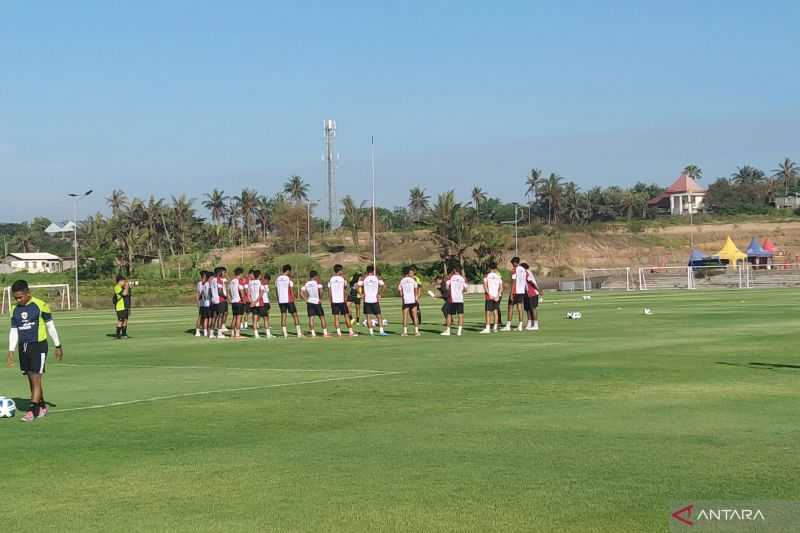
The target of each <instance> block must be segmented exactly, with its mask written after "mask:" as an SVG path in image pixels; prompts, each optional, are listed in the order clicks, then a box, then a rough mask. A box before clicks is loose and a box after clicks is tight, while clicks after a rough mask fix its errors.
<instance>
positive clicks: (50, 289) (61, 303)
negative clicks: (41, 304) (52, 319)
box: [0, 283, 72, 314]
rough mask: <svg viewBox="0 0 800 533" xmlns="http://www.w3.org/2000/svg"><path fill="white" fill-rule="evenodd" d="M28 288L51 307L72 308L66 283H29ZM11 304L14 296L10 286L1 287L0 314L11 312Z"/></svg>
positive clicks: (59, 308)
mask: <svg viewBox="0 0 800 533" xmlns="http://www.w3.org/2000/svg"><path fill="white" fill-rule="evenodd" d="M30 289H31V293H32V294H33V295H34V296H36V297H37V298H41V299H42V300H44V301H45V302H47V304H48V305H49V306H50V307H51V308H52V309H58V310H64V309H66V310H70V309H72V301H71V299H70V292H69V285H68V284H67V283H57V284H52V285H30ZM13 306H14V297H13V295H12V294H11V286H8V287H5V288H4V289H3V299H2V302H1V303H0V314H2V313H8V314H11V308H12V307H13Z"/></svg>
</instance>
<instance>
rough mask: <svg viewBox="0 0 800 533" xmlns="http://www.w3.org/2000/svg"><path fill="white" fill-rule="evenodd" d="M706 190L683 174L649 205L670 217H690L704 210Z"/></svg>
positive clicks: (650, 201) (648, 203)
mask: <svg viewBox="0 0 800 533" xmlns="http://www.w3.org/2000/svg"><path fill="white" fill-rule="evenodd" d="M705 197H706V190H705V189H704V188H703V187H701V186H700V185H699V184H698V183H697V182H696V181H694V180H693V179H692V178H690V177H689V176H686V175H684V174H681V176H680V177H679V178H678V179H676V180H675V182H674V183H673V184H672V185H670V186H669V189H667V190H666V192H663V193H661V194H659V195H658V196H656V197H655V198H653V199H651V200H649V201H648V202H647V205H649V206H651V207H657V208H658V209H659V211H661V212H664V213H668V214H670V215H688V214H690V213H699V212H700V211H702V210H703V201H704V200H705Z"/></svg>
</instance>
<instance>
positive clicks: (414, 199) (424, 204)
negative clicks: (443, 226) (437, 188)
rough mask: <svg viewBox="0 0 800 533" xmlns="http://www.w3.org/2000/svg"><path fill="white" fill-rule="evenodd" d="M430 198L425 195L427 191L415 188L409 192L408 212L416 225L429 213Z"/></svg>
mask: <svg viewBox="0 0 800 533" xmlns="http://www.w3.org/2000/svg"><path fill="white" fill-rule="evenodd" d="M430 198H431V197H430V196H428V195H427V194H425V189H421V188H419V187H414V188H412V189H411V190H410V191H409V195H408V210H409V211H410V212H411V216H412V217H413V220H414V222H415V223H418V222H419V221H420V220H422V218H423V217H424V216H425V213H427V212H428V208H429V206H430V204H429V201H430Z"/></svg>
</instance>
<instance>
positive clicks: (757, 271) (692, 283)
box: [576, 263, 800, 291]
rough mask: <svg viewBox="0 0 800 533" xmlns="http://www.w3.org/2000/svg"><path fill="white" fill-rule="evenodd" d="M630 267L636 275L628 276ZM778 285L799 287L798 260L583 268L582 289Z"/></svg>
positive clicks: (735, 287)
mask: <svg viewBox="0 0 800 533" xmlns="http://www.w3.org/2000/svg"><path fill="white" fill-rule="evenodd" d="M632 271H633V272H635V273H636V274H638V275H634V276H631V272H632ZM578 284H580V280H579V281H578V283H577V284H576V285H578ZM780 287H797V288H800V264H797V263H785V264H783V263H782V264H774V265H751V264H749V263H745V264H738V265H719V266H649V267H617V268H587V269H585V270H584V271H583V290H584V291H593V290H625V291H635V290H641V291H647V290H662V289H689V290H691V289H754V288H780ZM576 288H578V287H576Z"/></svg>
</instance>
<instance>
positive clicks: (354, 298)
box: [347, 294, 361, 305]
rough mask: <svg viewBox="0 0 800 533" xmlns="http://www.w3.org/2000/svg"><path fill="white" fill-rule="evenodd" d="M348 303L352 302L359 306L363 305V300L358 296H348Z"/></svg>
mask: <svg viewBox="0 0 800 533" xmlns="http://www.w3.org/2000/svg"><path fill="white" fill-rule="evenodd" d="M347 301H348V302H350V303H351V304H356V305H359V304H360V303H361V298H359V297H358V295H357V294H356V295H353V294H350V295H348V296H347Z"/></svg>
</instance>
